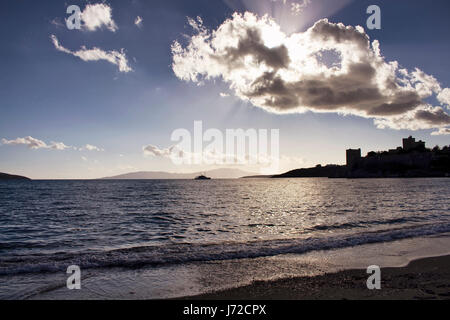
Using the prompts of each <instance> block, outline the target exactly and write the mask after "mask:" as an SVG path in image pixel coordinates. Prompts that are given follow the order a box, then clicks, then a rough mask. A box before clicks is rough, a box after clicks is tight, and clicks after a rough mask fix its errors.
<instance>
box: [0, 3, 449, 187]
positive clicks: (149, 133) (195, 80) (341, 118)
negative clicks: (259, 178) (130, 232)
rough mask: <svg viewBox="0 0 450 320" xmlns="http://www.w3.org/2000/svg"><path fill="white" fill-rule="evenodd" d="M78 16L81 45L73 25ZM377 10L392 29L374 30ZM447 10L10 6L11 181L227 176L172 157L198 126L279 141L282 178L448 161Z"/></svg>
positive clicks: (3, 18)
mask: <svg viewBox="0 0 450 320" xmlns="http://www.w3.org/2000/svg"><path fill="white" fill-rule="evenodd" d="M71 5H77V6H78V7H79V8H80V9H81V13H80V19H81V21H80V29H76V28H75V29H72V30H70V29H69V28H68V26H67V24H66V19H68V18H69V17H70V16H71V14H67V12H66V10H67V8H68V7H69V6H71ZM370 5H378V7H379V8H380V9H381V29H373V30H370V29H368V27H367V23H366V22H367V19H368V18H369V16H370V14H367V12H366V11H367V8H368V7H369V6H370ZM449 9H450V3H449V2H448V1H447V0H434V1H432V2H430V1H427V2H425V1H415V0H397V1H375V0H372V1H365V0H358V1H351V0H343V1H338V0H309V1H308V0H303V1H302V0H295V1H294V0H292V1H291V0H190V1H185V0H164V1H160V0H152V1H143V0H117V1H115V0H109V1H103V2H102V1H96V0H92V1H89V2H87V1H76V0H71V1H70V2H63V1H32V0H18V1H13V0H5V1H1V3H0V27H1V28H0V36H1V39H2V49H1V50H0V66H1V70H2V72H1V76H0V171H1V172H7V173H13V174H20V175H25V176H28V177H31V178H34V179H92V178H100V177H105V176H113V175H118V174H123V173H127V172H133V171H169V172H197V171H202V170H203V171H206V170H208V169H212V168H216V167H218V165H206V164H195V165H194V164H183V165H177V164H175V163H173V162H172V161H171V159H170V158H169V157H168V156H167V154H168V153H169V151H170V150H172V149H171V147H173V146H174V141H172V140H171V136H172V133H173V132H174V131H175V130H177V129H182V128H184V129H186V130H188V131H190V132H193V130H194V121H202V123H203V127H204V129H205V130H206V129H208V128H217V129H219V130H220V131H222V132H225V131H226V130H227V129H239V128H242V129H245V130H247V129H255V130H261V129H267V130H273V129H277V130H279V136H280V140H279V142H280V144H279V149H280V159H281V160H280V166H279V168H278V169H277V170H276V171H277V172H274V173H278V172H283V171H287V170H290V169H295V168H300V167H309V166H315V165H316V164H323V165H325V164H344V163H345V150H346V149H348V148H362V152H363V154H365V153H367V152H369V151H372V150H374V151H379V150H387V149H392V148H396V147H397V146H400V145H401V139H402V138H404V137H408V136H410V135H412V136H414V137H415V138H417V139H422V140H424V141H426V142H427V146H428V147H434V146H435V145H440V146H444V145H449V144H450V136H449V133H450V129H449V128H450V116H449V110H450V109H449V103H450V89H448V88H449V87H450V74H449V73H448V70H449V69H450V59H449V58H448V52H449V51H450V41H449V40H448V39H449V37H448V34H449V32H450V20H449V19H448V17H447V14H448V12H450V11H449ZM325 19H327V20H325ZM71 21H73V20H71ZM221 167H224V166H221ZM225 167H229V166H225ZM237 167H239V168H242V169H245V170H248V171H252V172H256V173H257V172H258V170H259V168H258V167H254V166H253V167H249V166H237Z"/></svg>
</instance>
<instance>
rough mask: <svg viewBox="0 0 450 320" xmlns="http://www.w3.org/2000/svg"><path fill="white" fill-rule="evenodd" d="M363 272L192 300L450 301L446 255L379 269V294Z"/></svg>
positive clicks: (263, 283)
mask: <svg viewBox="0 0 450 320" xmlns="http://www.w3.org/2000/svg"><path fill="white" fill-rule="evenodd" d="M369 276H370V275H369V274H367V272H366V270H345V271H341V272H337V273H330V274H325V275H320V276H315V277H301V278H290V279H280V280H275V281H256V282H254V283H252V284H251V285H248V286H243V287H240V288H235V289H229V290H224V291H220V292H213V293H208V294H203V295H199V296H195V297H190V298H189V299H194V300H244V299H249V300H252V299H255V300H342V299H348V300H354V299H358V300H360V299H363V300H371V299H383V300H384V299H389V300H391V299H394V300H405V299H414V300H450V255H449V256H441V257H433V258H425V259H420V260H415V261H412V262H411V263H410V264H409V265H408V266H406V267H401V268H382V269H381V290H369V289H367V285H366V281H367V279H368V277H369Z"/></svg>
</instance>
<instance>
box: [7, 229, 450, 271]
mask: <svg viewBox="0 0 450 320" xmlns="http://www.w3.org/2000/svg"><path fill="white" fill-rule="evenodd" d="M446 232H450V222H447V221H444V222H441V223H433V224H423V225H420V226H413V227H405V228H395V229H389V230H382V231H371V232H370V231H368V232H366V233H357V234H350V235H348V234H347V235H336V236H328V237H316V238H314V237H311V238H298V239H283V240H264V241H253V242H225V243H212V244H172V245H165V246H147V247H134V248H129V249H118V250H112V251H97V252H87V253H80V254H78V255H76V254H65V255H58V256H54V255H48V256H41V257H36V256H33V257H31V256H30V257H21V258H20V259H14V260H7V259H0V275H3V276H4V275H14V274H20V273H43V272H61V271H65V269H66V268H67V267H68V266H70V265H78V266H80V267H81V268H82V269H90V268H112V267H124V268H139V267H144V266H152V265H154V266H157V265H168V264H181V263H189V262H198V261H216V260H230V259H244V258H258V257H269V256H276V255H280V254H302V253H306V252H311V251H315V250H330V249H339V248H347V247H352V246H358V245H363V244H369V243H380V242H390V241H395V240H401V239H407V238H415V237H422V236H429V235H434V234H440V233H446Z"/></svg>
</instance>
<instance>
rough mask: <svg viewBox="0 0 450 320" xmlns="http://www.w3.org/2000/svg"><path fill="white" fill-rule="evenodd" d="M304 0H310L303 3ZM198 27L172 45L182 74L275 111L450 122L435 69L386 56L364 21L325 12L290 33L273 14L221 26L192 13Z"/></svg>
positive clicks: (424, 125)
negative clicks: (218, 82) (224, 86)
mask: <svg viewBox="0 0 450 320" xmlns="http://www.w3.org/2000/svg"><path fill="white" fill-rule="evenodd" d="M304 3H305V2H304ZM188 22H189V24H190V25H191V26H192V28H193V29H194V32H195V34H194V35H193V36H192V37H190V38H189V40H188V43H187V44H186V46H183V45H181V44H180V43H179V42H174V44H173V45H172V54H173V65H172V68H173V71H174V72H175V74H176V76H177V77H178V78H179V79H182V80H185V81H192V82H196V83H201V82H202V81H205V80H210V79H214V78H220V79H222V80H223V81H224V82H226V83H228V84H229V87H230V90H232V91H234V92H235V95H236V96H237V97H239V98H241V99H242V100H244V101H249V102H250V103H252V104H253V105H254V106H257V107H260V108H263V109H265V110H266V111H268V112H272V113H304V112H308V111H311V112H335V113H339V114H353V115H357V116H361V117H366V118H372V119H374V120H375V123H376V125H377V126H378V127H379V128H393V129H411V130H418V129H431V128H439V129H441V128H446V127H448V126H450V117H449V115H448V114H447V113H446V112H445V110H444V109H443V108H442V106H438V107H435V106H432V105H430V104H429V103H427V102H426V99H428V98H430V97H433V96H435V97H436V98H437V99H438V101H440V102H441V103H445V102H446V101H447V102H448V93H449V91H448V90H449V89H444V90H442V88H441V86H440V84H439V82H438V81H437V80H436V79H435V78H434V77H433V76H431V75H427V74H425V73H424V72H423V71H421V70H420V69H418V68H416V69H415V70H413V71H409V70H406V69H402V68H400V67H399V63H398V62H397V61H390V62H388V61H386V60H385V58H384V57H383V56H382V55H381V52H380V45H379V42H378V41H377V40H374V41H372V42H371V41H370V39H369V36H368V35H367V34H366V33H365V31H364V29H363V28H362V27H360V26H357V27H353V26H345V25H343V24H341V23H338V24H336V23H331V22H329V21H328V20H327V19H323V20H319V21H317V22H316V23H315V24H314V26H312V27H311V28H309V29H308V30H307V31H305V32H303V33H294V34H291V35H286V34H285V33H284V32H282V31H281V29H280V27H279V26H278V24H277V23H275V21H273V20H272V19H270V18H269V17H268V16H264V17H258V16H256V15H254V14H252V13H248V12H247V13H245V14H238V13H235V14H234V15H233V17H232V18H230V19H228V20H226V21H225V22H224V23H223V24H222V25H220V26H219V27H218V28H217V29H216V30H213V31H210V30H208V29H206V28H205V27H204V26H203V23H202V21H201V19H200V18H198V19H197V20H194V19H188Z"/></svg>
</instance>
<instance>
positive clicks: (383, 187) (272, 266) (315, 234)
mask: <svg viewBox="0 0 450 320" xmlns="http://www.w3.org/2000/svg"><path fill="white" fill-rule="evenodd" d="M449 234H450V179H448V178H442V179H427V178H423V179H356V180H351V179H320V178H317V179H314V178H312V179H235V180H209V181H191V180H111V181H110V180H92V181H30V182H28V181H8V182H0V299H74V300H77V299H161V298H177V297H185V296H192V295H197V294H201V293H205V292H211V291H215V290H221V289H226V288H231V287H236V286H240V285H245V284H249V283H251V282H252V281H256V280H259V281H265V280H270V279H275V278H281V277H290V276H312V275H317V274H320V273H324V272H329V271H330V270H337V269H339V268H343V267H350V265H349V264H351V266H358V267H363V266H365V265H366V264H367V265H369V263H371V264H373V263H375V264H376V263H378V264H380V265H384V264H398V265H401V264H405V263H407V262H408V261H406V260H407V258H415V257H417V256H421V255H427V254H433V253H434V252H435V253H436V254H444V253H449V252H450V251H449V252H447V250H450V249H449V248H450V241H449V239H450V237H449ZM394 244H395V245H394ZM376 259H379V260H378V261H377V260H376ZM70 266H78V267H79V268H80V270H81V289H80V290H69V288H68V287H67V279H68V277H70V276H71V274H70V273H67V271H68V268H69V267H70Z"/></svg>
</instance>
